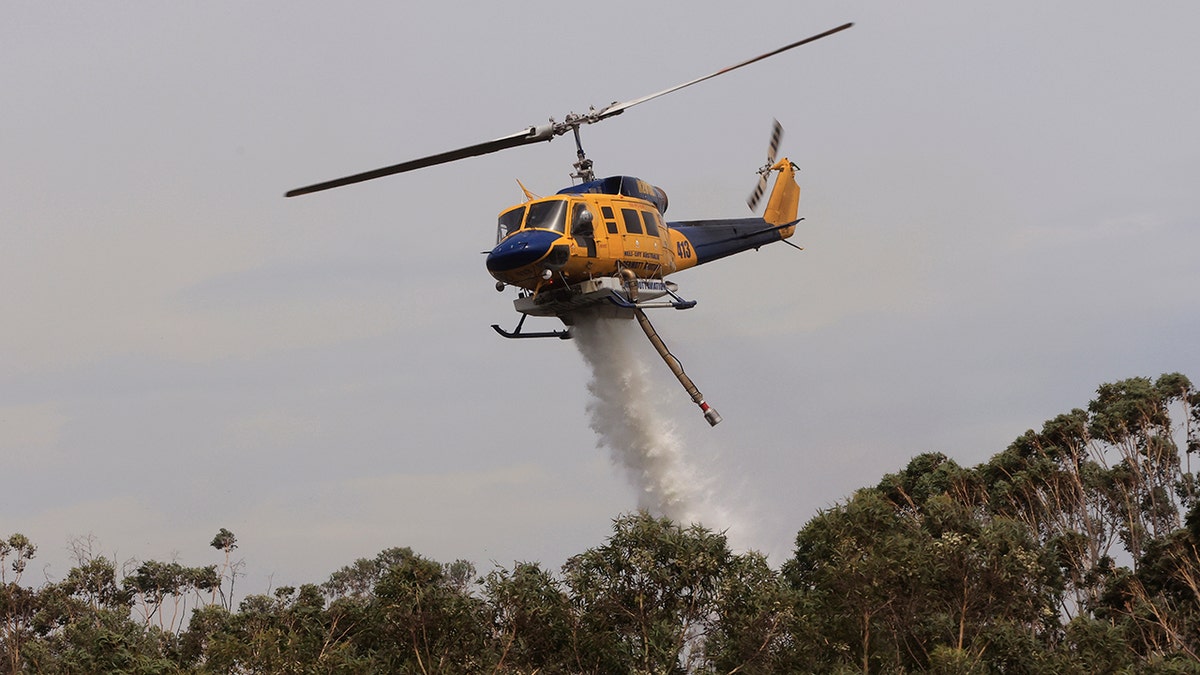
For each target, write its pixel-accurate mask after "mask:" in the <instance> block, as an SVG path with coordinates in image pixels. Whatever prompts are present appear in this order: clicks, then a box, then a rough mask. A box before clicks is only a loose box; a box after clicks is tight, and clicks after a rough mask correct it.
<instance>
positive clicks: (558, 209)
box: [525, 199, 567, 234]
mask: <svg viewBox="0 0 1200 675" xmlns="http://www.w3.org/2000/svg"><path fill="white" fill-rule="evenodd" d="M531 228H532V229H537V230H553V231H555V232H558V233H560V234H561V233H563V232H565V231H566V229H567V202H566V200H563V199H555V200H553V201H547V202H534V203H532V204H530V205H529V217H528V218H526V219H525V229H527V230H528V229H531Z"/></svg>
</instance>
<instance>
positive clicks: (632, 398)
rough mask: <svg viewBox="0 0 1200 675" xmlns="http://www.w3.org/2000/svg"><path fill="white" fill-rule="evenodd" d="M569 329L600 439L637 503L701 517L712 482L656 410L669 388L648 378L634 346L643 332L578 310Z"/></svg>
mask: <svg viewBox="0 0 1200 675" xmlns="http://www.w3.org/2000/svg"><path fill="white" fill-rule="evenodd" d="M572 333H573V334H574V336H575V343H576V344H577V345H578V346H579V351H580V353H582V354H583V358H584V359H585V360H586V361H587V363H588V365H589V366H590V367H591V369H592V379H591V381H590V382H588V385H587V386H588V391H589V392H590V393H591V395H592V399H591V400H590V401H589V402H588V405H587V409H588V415H589V417H590V424H591V427H592V430H593V431H595V432H596V436H597V439H598V440H597V445H598V446H600V447H606V448H608V450H609V452H611V453H612V458H613V461H614V462H616V463H617V464H619V465H620V466H621V467H622V468H623V469H624V470H625V472H626V474H627V475H628V477H629V480H630V481H631V482H632V483H633V485H634V487H636V488H637V490H638V508H639V509H644V510H646V511H649V512H650V513H652V514H654V515H659V516H665V517H667V518H670V519H671V520H673V521H675V522H677V523H682V524H688V523H692V522H700V521H701V520H703V519H702V518H700V515H701V514H700V513H699V511H700V510H705V511H707V510H708V509H707V506H708V505H707V504H704V503H703V502H705V501H706V493H707V489H706V488H707V486H706V485H705V484H704V482H702V481H701V479H700V476H698V475H696V473H695V471H693V469H692V468H691V467H690V466H689V465H688V463H687V462H686V461H685V459H684V456H683V450H682V447H681V443H680V440H679V437H678V436H677V434H676V433H675V426H674V424H673V423H672V422H670V421H669V420H668V419H667V418H666V416H665V415H663V414H662V413H661V411H660V410H659V406H658V403H659V401H661V400H663V399H665V398H666V393H665V392H664V391H663V390H662V383H661V382H655V381H652V379H651V378H650V377H649V372H648V369H649V368H650V367H651V365H653V364H648V363H646V359H645V358H644V357H643V355H642V353H641V352H639V350H638V349H636V348H635V346H636V341H637V340H638V339H639V338H641V337H642V335H641V331H639V330H638V328H637V326H636V324H635V322H633V321H629V320H625V319H610V318H605V317H600V316H597V315H595V314H594V313H590V312H580V316H579V317H578V319H577V321H576V323H575V325H574V326H573V327H572ZM659 365H661V364H659ZM663 368H664V370H665V366H663Z"/></svg>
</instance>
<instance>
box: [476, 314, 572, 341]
mask: <svg viewBox="0 0 1200 675" xmlns="http://www.w3.org/2000/svg"><path fill="white" fill-rule="evenodd" d="M527 318H529V315H528V314H522V315H521V320H520V321H518V322H517V327H516V328H515V329H513V331H512V332H511V333H510V332H509V331H506V330H504V329H503V328H501V327H500V325H499V324H495V323H494V324H492V330H494V331H496V332H497V333H499V334H500V335H502V336H504V337H506V338H509V339H510V340H523V339H527V338H558V339H559V340H570V339H571V337H572V336H571V330H570V329H569V328H568V329H567V330H549V331H540V332H537V333H522V332H521V327H522V326H524V325H525V319H527Z"/></svg>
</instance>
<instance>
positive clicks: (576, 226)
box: [571, 202, 596, 237]
mask: <svg viewBox="0 0 1200 675" xmlns="http://www.w3.org/2000/svg"><path fill="white" fill-rule="evenodd" d="M595 220H596V216H595V214H593V213H592V210H591V209H590V208H588V205H587V204H586V203H585V202H575V204H573V205H572V206H571V236H572V237H590V236H592V227H593V223H594V222H595Z"/></svg>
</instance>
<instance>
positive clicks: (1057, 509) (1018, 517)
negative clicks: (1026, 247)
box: [0, 374, 1200, 675]
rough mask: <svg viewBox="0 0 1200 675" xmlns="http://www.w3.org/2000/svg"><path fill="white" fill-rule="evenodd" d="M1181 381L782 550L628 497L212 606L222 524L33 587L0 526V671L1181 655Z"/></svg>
mask: <svg viewBox="0 0 1200 675" xmlns="http://www.w3.org/2000/svg"><path fill="white" fill-rule="evenodd" d="M1198 403H1200V394H1198V393H1197V392H1196V391H1195V390H1194V389H1193V387H1192V385H1191V383H1190V381H1188V379H1187V378H1186V377H1184V376H1182V375H1178V374H1169V375H1164V376H1162V377H1160V378H1158V379H1157V380H1151V379H1148V378H1133V379H1129V380H1124V381H1120V382H1116V383H1111V384H1105V385H1102V386H1101V387H1100V388H1099V389H1098V390H1097V395H1096V398H1095V399H1093V400H1092V401H1091V402H1090V403H1089V404H1088V405H1087V406H1086V408H1077V409H1074V410H1071V411H1069V412H1067V413H1064V414H1062V415H1058V416H1057V417H1054V418H1052V419H1050V420H1048V421H1047V422H1046V423H1045V424H1044V425H1042V428H1041V430H1040V431H1033V430H1030V431H1028V432H1026V433H1025V434H1022V435H1021V436H1020V437H1018V438H1017V439H1015V440H1014V441H1013V442H1012V443H1011V444H1010V445H1009V446H1008V447H1007V448H1005V449H1004V450H1003V451H1001V452H999V453H997V454H995V455H994V456H992V457H991V459H990V460H988V461H987V462H985V463H983V464H980V465H978V466H974V467H963V466H961V465H959V464H958V463H956V462H955V461H954V460H953V459H951V458H950V457H948V456H947V455H945V454H943V453H926V454H921V455H918V456H916V457H914V458H913V459H912V460H911V461H910V462H909V463H908V465H907V466H905V467H903V468H901V469H899V470H898V471H896V472H894V473H887V474H885V475H884V476H883V477H882V479H881V480H880V481H879V482H878V484H876V485H874V486H872V487H864V488H862V489H860V490H857V491H856V492H854V494H852V495H851V496H849V497H848V498H847V499H845V500H844V501H843V502H841V503H839V504H837V505H835V506H833V507H830V508H828V509H825V510H823V511H821V512H819V513H817V514H816V515H815V516H814V517H813V518H812V519H811V520H810V521H809V522H808V523H806V524H804V525H803V527H802V528H801V529H800V530H799V532H798V534H797V536H796V546H795V550H794V552H793V554H792V556H791V557H790V558H789V559H788V560H787V561H785V562H784V563H783V564H782V566H781V567H780V568H779V569H774V568H772V567H771V566H770V564H769V563H768V561H767V560H766V558H765V557H764V556H762V555H761V554H759V553H757V552H753V551H750V552H737V551H733V550H731V549H730V547H729V544H728V542H727V540H726V538H725V535H724V533H722V532H714V531H712V530H709V529H707V528H705V527H703V526H701V525H697V524H688V525H684V524H679V523H674V522H671V521H670V520H667V519H664V518H658V517H655V516H652V515H650V514H647V513H644V512H643V513H630V514H625V515H622V516H619V517H618V518H616V519H615V520H614V521H613V527H612V533H611V535H610V536H609V538H608V539H607V541H605V542H604V543H602V544H600V545H598V546H596V547H594V548H591V549H588V550H587V551H584V552H582V553H580V554H578V555H575V556H573V557H571V558H570V559H569V560H568V561H567V562H566V564H564V565H563V566H562V568H561V569H559V570H550V569H546V568H544V567H543V566H542V565H541V564H539V563H536V562H516V563H514V564H513V565H512V566H511V567H503V566H496V568H495V569H492V570H490V571H487V572H485V573H480V572H479V571H478V570H476V568H475V566H474V565H473V564H472V563H470V562H467V561H462V560H459V561H453V562H449V563H443V562H438V561H435V560H431V559H429V558H426V557H424V556H421V555H419V554H418V553H415V552H414V551H412V550H411V549H409V548H403V547H396V548H389V549H386V550H383V551H381V552H380V553H379V554H378V555H376V556H375V557H373V558H363V559H359V560H356V561H354V562H352V563H349V564H347V565H346V566H345V567H343V568H341V569H339V570H336V571H334V572H333V573H332V574H331V575H330V576H329V578H328V579H327V580H325V581H323V582H319V583H308V584H304V585H301V586H299V587H292V586H284V587H280V588H277V589H275V590H274V591H273V592H271V593H269V594H251V595H246V596H244V597H242V598H241V599H240V601H237V602H236V603H235V596H234V581H235V580H236V578H237V577H238V576H239V572H238V570H239V569H240V565H241V563H240V562H234V561H232V559H231V557H230V556H231V552H232V551H233V550H234V549H236V548H237V538H236V537H235V536H234V534H233V533H232V532H230V531H229V530H227V529H225V528H221V529H220V530H219V531H218V532H217V534H216V536H215V537H214V538H213V540H212V542H211V546H212V547H213V548H214V549H216V551H217V552H218V555H219V556H220V559H219V560H218V562H217V563H215V564H207V565H200V566H195V567H189V566H186V565H183V564H181V563H179V562H175V561H172V562H165V563H164V562H159V561H153V560H148V561H141V562H137V561H135V562H134V563H131V564H127V565H123V566H121V567H120V568H118V566H117V565H116V564H115V563H114V562H112V561H109V560H107V559H106V558H104V557H100V556H94V555H92V554H91V553H90V552H89V551H90V548H89V547H79V548H77V553H78V555H77V558H78V560H77V565H76V566H75V567H73V568H72V569H71V570H70V571H69V572H68V574H67V575H66V577H65V578H64V579H63V580H62V581H58V582H47V583H46V584H44V585H42V586H41V587H37V588H33V587H30V586H28V585H27V584H25V583H24V580H23V578H22V575H23V572H24V570H25V569H26V567H27V564H28V562H29V561H30V560H31V559H33V558H35V557H36V554H37V547H36V546H35V545H34V543H33V542H32V541H31V540H30V539H29V538H28V537H26V536H24V535H23V534H12V535H10V536H8V538H7V539H2V540H0V652H2V653H3V655H4V658H3V661H2V662H0V672H10V673H17V672H45V673H93V672H124V673H341V672H345V673H361V672H399V673H513V674H517V673H522V674H532V673H540V674H543V675H551V674H567V673H644V674H647V675H649V674H651V673H654V674H662V675H675V674H683V673H703V674H715V673H730V674H731V673H796V672H863V673H875V672H895V673H903V672H938V673H975V672H978V673H992V672H996V673H1091V672H1173V673H1174V672H1179V673H1184V672H1188V673H1200V552H1198V551H1200V500H1198V499H1197V486H1196V482H1195V477H1194V474H1193V473H1192V470H1191V457H1192V455H1194V454H1196V453H1197V452H1200V432H1198V431H1197V429H1200V405H1197V404H1198Z"/></svg>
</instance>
